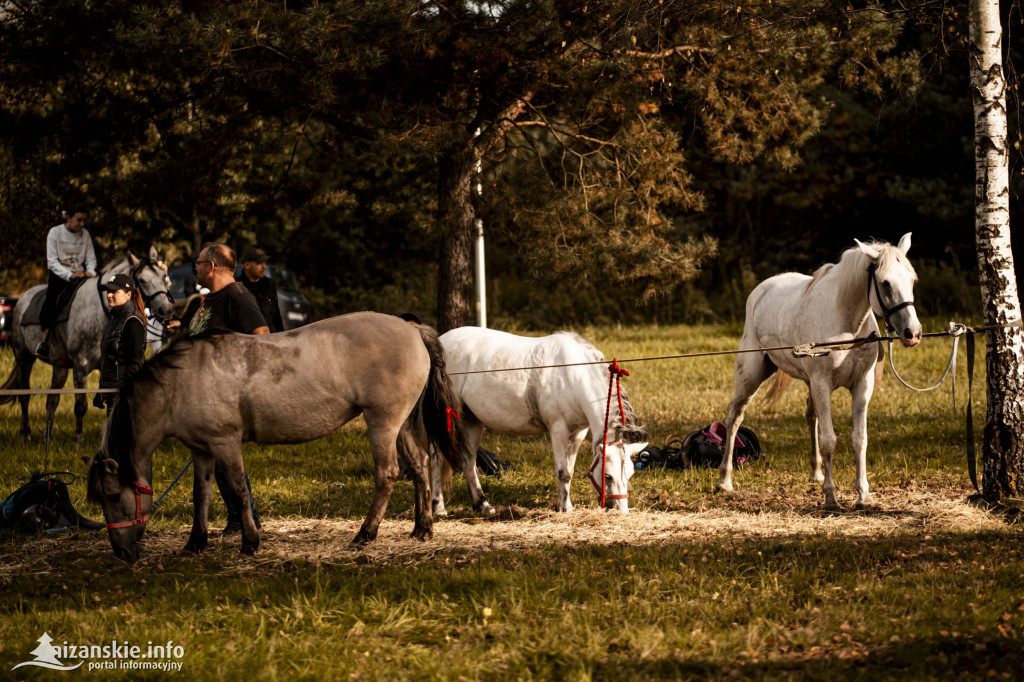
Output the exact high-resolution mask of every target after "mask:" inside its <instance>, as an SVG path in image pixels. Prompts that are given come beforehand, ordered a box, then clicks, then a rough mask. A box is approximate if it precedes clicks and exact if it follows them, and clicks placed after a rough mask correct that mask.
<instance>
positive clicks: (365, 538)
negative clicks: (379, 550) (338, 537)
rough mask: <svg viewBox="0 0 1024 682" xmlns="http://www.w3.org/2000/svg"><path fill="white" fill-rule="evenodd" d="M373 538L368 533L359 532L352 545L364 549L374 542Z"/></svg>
mask: <svg viewBox="0 0 1024 682" xmlns="http://www.w3.org/2000/svg"><path fill="white" fill-rule="evenodd" d="M373 539H374V538H373V537H371V536H370V534H369V533H367V532H366V531H362V530H361V531H359V532H358V533H356V536H355V537H354V538H352V542H351V545H352V546H353V547H362V546H364V545H366V544H368V543H370V542H373Z"/></svg>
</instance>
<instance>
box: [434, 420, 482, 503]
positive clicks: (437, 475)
mask: <svg viewBox="0 0 1024 682" xmlns="http://www.w3.org/2000/svg"><path fill="white" fill-rule="evenodd" d="M462 424H463V433H464V434H465V437H466V441H465V443H464V444H463V451H462V473H463V475H464V476H465V477H466V487H467V488H468V489H469V497H470V499H471V500H472V502H473V509H474V511H478V512H483V513H485V514H493V513H494V507H492V506H491V504H490V502H488V501H487V495H485V494H484V489H483V486H481V485H480V478H479V476H477V472H476V450H477V448H478V447H480V439H481V438H482V437H483V432H484V426H483V424H481V423H480V422H479V421H478V420H476V419H475V418H474V417H473V415H472V414H470V413H469V411H468V410H465V411H464V412H463V415H462ZM444 466H446V464H445V461H444V458H443V457H441V455H440V454H439V453H437V452H434V453H433V454H432V455H431V457H430V478H431V488H432V490H433V499H432V505H433V513H434V516H448V510H447V509H445V506H444V492H443V490H442V488H443V483H444V482H443V481H442V474H441V468H442V467H444Z"/></svg>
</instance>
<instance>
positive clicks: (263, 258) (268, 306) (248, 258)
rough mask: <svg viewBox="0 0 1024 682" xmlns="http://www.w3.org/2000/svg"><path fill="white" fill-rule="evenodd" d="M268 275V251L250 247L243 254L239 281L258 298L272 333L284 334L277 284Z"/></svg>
mask: <svg viewBox="0 0 1024 682" xmlns="http://www.w3.org/2000/svg"><path fill="white" fill-rule="evenodd" d="M266 274H267V253H266V251H264V250H263V249H258V248H256V247H255V246H250V247H248V248H247V249H246V250H245V251H243V252H242V276H241V278H239V280H238V281H239V282H241V283H242V284H243V285H244V286H245V288H246V289H248V290H249V291H250V292H252V295H253V296H255V297H256V302H257V303H259V305H260V312H261V313H263V319H264V320H266V321H267V326H268V327H270V331H271V333H273V332H283V331H284V320H282V319H281V306H280V305H279V304H278V302H277V284H276V283H275V282H274V280H272V279H270V278H269V277H267V276H266Z"/></svg>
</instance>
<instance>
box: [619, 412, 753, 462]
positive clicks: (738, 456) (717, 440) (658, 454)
mask: <svg viewBox="0 0 1024 682" xmlns="http://www.w3.org/2000/svg"><path fill="white" fill-rule="evenodd" d="M763 454H764V450H763V449H762V447H761V442H760V441H759V440H758V439H757V436H756V435H755V434H754V432H753V431H751V430H750V429H748V428H746V427H743V426H741V427H740V428H739V431H738V432H737V433H736V443H735V447H734V448H733V453H732V463H733V466H737V467H738V466H740V465H743V464H749V463H751V462H755V461H757V459H758V458H760V457H761V455H763ZM724 455H725V424H723V423H722V422H715V423H714V424H711V425H709V426H707V427H705V428H703V429H698V430H697V431H694V432H692V433H690V434H688V435H687V436H686V437H685V438H682V437H680V436H678V435H675V434H673V435H671V436H669V437H668V438H666V439H665V444H664V445H663V446H662V447H660V448H658V447H647V448H646V449H644V450H642V451H640V452H639V453H638V454H637V455H636V458H635V460H634V463H633V465H634V467H635V468H636V469H637V470H642V469H646V468H649V467H652V466H656V467H662V468H665V469H690V468H694V467H700V468H708V469H717V468H718V466H719V465H720V464H721V463H722V457H723V456H724Z"/></svg>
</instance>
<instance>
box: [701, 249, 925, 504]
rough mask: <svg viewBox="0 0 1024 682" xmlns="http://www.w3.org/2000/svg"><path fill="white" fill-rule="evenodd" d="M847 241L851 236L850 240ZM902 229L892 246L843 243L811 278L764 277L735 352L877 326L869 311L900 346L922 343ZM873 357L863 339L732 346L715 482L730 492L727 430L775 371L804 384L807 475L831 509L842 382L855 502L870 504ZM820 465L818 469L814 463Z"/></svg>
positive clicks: (781, 378) (732, 431)
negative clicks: (819, 351) (827, 347)
mask: <svg viewBox="0 0 1024 682" xmlns="http://www.w3.org/2000/svg"><path fill="white" fill-rule="evenodd" d="M855 241H856V240H855ZM909 249H910V233H909V232H908V233H907V234H905V235H903V238H902V239H900V243H899V245H898V246H892V245H891V244H888V243H885V242H877V243H870V244H862V243H861V242H859V241H858V242H857V246H855V247H853V248H850V249H847V250H846V251H845V252H844V253H843V255H842V258H841V259H840V260H839V262H838V263H835V264H830V265H825V266H823V267H821V268H820V269H818V271H817V272H815V273H814V275H813V276H811V277H808V276H807V275H801V274H797V273H792V272H790V273H786V274H783V275H776V276H775V277H771V278H769V279H766V280H765V281H764V282H761V284H759V285H757V287H756V288H755V289H754V290H753V291H752V292H751V293H750V296H749V297H748V298H747V311H746V319H745V321H744V324H743V338H742V340H741V341H740V350H744V349H754V348H760V347H766V346H789V345H798V344H804V343H808V342H818V341H843V340H847V339H854V338H860V337H864V336H867V335H868V334H870V333H871V332H878V324H877V323H876V322H875V315H880V316H881V317H883V318H884V319H885V321H886V325H887V327H889V328H891V329H893V330H895V331H896V332H897V333H898V334H899V337H900V341H901V342H902V344H903V345H904V346H907V347H910V346H916V345H917V344H918V343H920V342H921V323H920V322H919V321H918V319H917V314H916V313H915V312H914V283H915V282H916V281H917V274H916V273H915V272H914V267H913V266H912V265H911V264H910V261H909V260H907V251H908V250H909ZM881 357H882V347H881V345H879V344H874V343H868V344H864V345H862V346H859V347H856V348H849V349H847V350H840V349H834V350H832V351H831V352H829V353H828V354H827V355H823V356H818V357H806V358H797V357H794V356H793V354H792V352H791V351H767V352H765V353H741V354H739V355H737V356H736V365H735V375H736V390H735V394H734V395H733V399H732V402H730V403H729V412H728V415H727V416H726V421H725V425H726V428H727V429H728V433H727V435H726V439H725V442H726V452H725V456H724V457H723V458H722V464H721V467H720V468H719V474H720V476H721V478H720V480H719V481H718V483H717V485H716V488H717V489H718V490H726V491H728V490H732V453H733V448H734V446H735V440H736V431H737V430H738V429H739V427H740V424H741V423H742V422H743V412H744V410H746V408H747V405H749V404H750V400H751V398H753V397H754V394H755V393H756V392H757V390H758V387H760V386H761V385H762V384H763V383H764V382H765V381H767V380H768V379H769V378H770V377H771V376H772V375H773V374H775V373H776V371H778V370H781V371H779V373H778V376H777V377H776V385H777V386H778V387H780V388H784V384H785V382H786V381H788V377H795V378H797V379H800V380H801V381H803V382H804V383H806V384H807V386H808V388H809V389H810V394H809V396H808V398H807V412H806V417H807V427H808V430H809V431H810V435H811V455H810V464H811V480H812V481H817V482H819V483H822V488H823V490H824V492H825V508H826V509H830V510H839V509H840V507H839V503H838V502H837V501H836V487H835V483H834V481H833V479H832V453H833V452H835V448H836V434H835V431H834V430H833V428H832V408H831V397H832V393H833V391H835V390H836V388H838V387H840V386H842V387H845V388H847V389H848V390H849V391H850V395H851V397H852V402H853V450H854V455H855V456H856V458H857V495H858V497H857V508H858V509H863V508H866V507H869V506H871V504H872V502H871V494H870V493H869V492H868V476H867V447H868V426H867V419H868V402H869V401H870V400H871V393H872V392H873V391H874V386H875V372H874V369H875V363H876V362H877V361H878V360H880V359H881ZM823 465H824V473H823V472H822V467H823Z"/></svg>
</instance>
